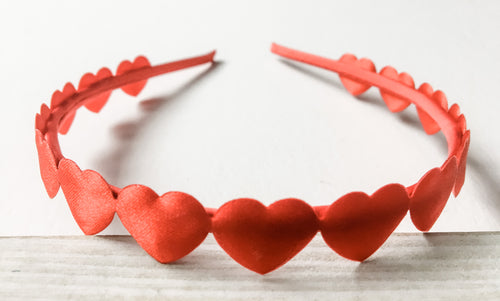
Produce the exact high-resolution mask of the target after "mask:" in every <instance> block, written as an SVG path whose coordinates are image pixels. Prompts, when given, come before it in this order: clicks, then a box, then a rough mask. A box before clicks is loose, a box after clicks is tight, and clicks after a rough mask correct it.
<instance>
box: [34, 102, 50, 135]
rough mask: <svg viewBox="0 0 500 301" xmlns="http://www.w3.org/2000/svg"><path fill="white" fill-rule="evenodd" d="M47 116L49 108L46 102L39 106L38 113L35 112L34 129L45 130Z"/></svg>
mask: <svg viewBox="0 0 500 301" xmlns="http://www.w3.org/2000/svg"><path fill="white" fill-rule="evenodd" d="M49 116H50V109H49V107H48V106H47V105H46V104H44V103H43V104H42V106H41V107H40V113H37V114H36V116H35V129H37V130H39V131H40V132H42V133H43V132H45V131H46V126H47V120H48V119H49Z"/></svg>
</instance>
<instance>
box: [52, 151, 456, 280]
mask: <svg viewBox="0 0 500 301" xmlns="http://www.w3.org/2000/svg"><path fill="white" fill-rule="evenodd" d="M456 171H457V164H456V158H455V157H452V158H451V159H450V160H448V161H447V162H446V163H445V164H444V165H443V167H442V168H439V169H434V170H432V171H431V172H429V173H427V174H426V176H424V178H423V179H422V181H420V182H419V185H417V187H415V189H413V191H412V192H411V193H408V191H407V189H405V187H404V186H402V185H400V184H389V185H386V186H384V187H382V188H380V189H379V190H377V191H376V192H375V193H374V194H372V195H371V196H368V195H367V194H365V193H362V192H352V193H349V194H346V195H344V196H342V197H341V198H339V199H338V200H336V201H335V202H333V203H332V204H331V205H330V206H328V207H327V208H325V210H322V211H316V212H315V209H316V208H315V209H313V208H312V207H311V206H310V205H308V204H307V203H305V202H304V201H301V200H298V199H284V200H280V201H277V202H275V203H273V204H271V205H270V206H268V207H265V206H264V205H262V204H261V203H260V202H258V201H256V200H252V199H237V200H232V201H229V202H227V203H225V204H224V205H223V206H221V207H220V208H219V209H218V210H217V211H216V212H215V214H213V216H212V217H210V215H209V214H207V211H206V209H205V208H204V207H203V206H202V205H201V204H200V203H199V202H198V201H197V200H196V199H195V198H194V197H192V196H190V195H188V194H186V193H182V192H168V193H166V194H164V195H162V196H159V195H158V194H156V193H155V192H154V191H153V190H151V189H150V188H148V187H147V186H143V185H130V186H127V187H125V188H123V189H122V190H121V191H120V192H119V194H118V195H116V194H114V193H113V192H112V190H111V189H110V186H109V185H108V184H107V182H106V181H105V180H104V179H103V178H102V176H101V175H100V174H99V173H97V172H95V171H93V170H85V171H81V170H80V168H79V167H78V166H77V164H76V163H74V162H73V161H71V160H69V159H62V160H61V161H60V163H59V168H58V180H59V182H60V184H61V188H62V190H63V192H64V195H65V197H66V200H67V202H68V205H69V207H70V210H71V212H72V214H73V216H74V218H75V221H76V222H77V224H78V225H79V226H80V228H81V229H82V230H83V232H84V233H85V234H87V235H92V234H96V233H98V232H100V231H102V230H104V229H105V228H106V227H107V226H108V225H109V223H111V221H112V219H113V217H114V214H115V212H116V213H117V214H118V216H119V218H120V220H121V222H122V223H123V225H124V226H125V228H126V229H127V230H128V232H129V233H130V234H131V235H132V236H133V237H134V238H135V240H136V241H137V242H138V244H139V245H140V246H141V247H142V248H143V249H144V250H145V251H146V252H148V253H149V254H150V255H151V256H152V257H154V258H155V259H157V260H158V261H160V262H162V263H166V262H172V261H175V260H177V259H179V258H182V257H184V256H185V255H187V254H189V253H190V252H191V251H192V250H194V249H195V248H196V247H197V246H198V245H199V244H201V242H202V241H203V240H204V238H205V237H206V235H207V234H208V233H209V232H210V231H211V232H213V234H214V237H215V238H216V240H217V242H218V243H219V244H220V245H221V247H222V248H223V249H224V250H225V251H226V252H227V253H228V254H229V255H230V256H231V257H232V258H233V259H235V260H236V261H237V262H239V263H240V264H242V265H243V266H245V267H247V268H249V269H250V270H253V271H256V272H258V273H262V274H263V273H267V272H270V271H272V270H274V269H276V268H278V267H279V266H281V265H283V264H284V263H286V262H287V261H288V260H290V259H291V258H292V257H293V256H295V254H297V253H298V252H299V251H300V250H302V249H303V248H304V247H305V246H306V245H307V244H308V243H309V241H310V240H311V239H312V238H313V236H314V235H315V234H316V233H317V231H318V230H320V231H321V234H322V236H323V238H324V240H325V242H326V243H327V244H328V245H329V246H330V247H331V248H332V249H333V250H334V251H335V252H337V253H338V254H340V255H341V256H343V257H346V258H348V259H351V260H357V261H363V260H365V259H366V258H368V257H369V256H370V255H371V254H373V253H374V252H375V251H376V250H377V249H378V248H379V247H380V246H381V245H382V244H383V243H384V242H385V241H386V239H387V238H388V237H389V235H390V234H391V233H392V232H393V231H394V229H395V228H396V227H397V226H398V225H399V223H400V222H401V220H402V219H403V217H404V216H405V215H406V213H407V211H408V210H410V214H411V216H412V219H413V220H414V222H420V223H423V224H425V223H427V224H428V226H429V227H430V226H432V224H433V223H434V221H435V219H437V217H438V216H439V214H440V212H441V210H442V208H443V207H444V205H445V204H446V201H447V199H448V197H449V194H450V192H451V190H452V188H453V186H454V182H455V176H456ZM256 254H258V255H256Z"/></svg>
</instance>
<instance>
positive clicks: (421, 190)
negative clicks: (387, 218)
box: [410, 156, 457, 231]
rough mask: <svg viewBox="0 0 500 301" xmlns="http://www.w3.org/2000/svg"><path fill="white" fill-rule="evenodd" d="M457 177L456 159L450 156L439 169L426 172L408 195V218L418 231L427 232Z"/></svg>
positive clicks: (442, 206)
mask: <svg viewBox="0 0 500 301" xmlns="http://www.w3.org/2000/svg"><path fill="white" fill-rule="evenodd" d="M456 176H457V159H456V157H455V156H452V157H451V158H449V159H448V160H446V162H445V163H444V164H443V166H442V167H441V168H434V169H431V170H430V171H428V172H427V173H426V174H425V175H424V176H423V177H422V178H421V179H420V181H418V183H417V184H416V186H415V188H414V190H413V192H412V193H411V195H410V216H411V220H412V221H413V224H414V225H415V226H416V227H417V229H419V230H420V231H429V230H430V229H431V227H432V225H434V223H435V222H436V220H437V219H438V217H439V215H440V214H441V212H442V211H443V209H444V206H445V205H446V202H447V201H448V198H449V197H450V193H451V190H452V189H453V186H454V185H455V178H456Z"/></svg>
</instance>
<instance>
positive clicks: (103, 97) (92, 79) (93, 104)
mask: <svg viewBox="0 0 500 301" xmlns="http://www.w3.org/2000/svg"><path fill="white" fill-rule="evenodd" d="M111 76H113V73H112V72H111V70H109V69H108V68H106V67H104V68H101V69H100V70H99V71H98V72H97V74H96V75H94V74H92V73H90V72H89V73H85V74H84V75H83V76H82V78H81V79H80V83H79V84H78V92H80V91H82V90H85V89H87V88H89V87H90V86H91V85H92V84H95V83H96V82H98V81H100V80H103V79H105V78H108V77H111ZM110 96H111V90H109V91H106V92H103V93H101V94H98V95H96V96H94V97H91V98H90V100H88V101H87V103H85V107H86V108H87V109H89V110H90V111H92V112H94V113H99V112H100V111H101V110H102V108H103V107H104V105H105V104H106V103H107V102H108V99H109V97H110Z"/></svg>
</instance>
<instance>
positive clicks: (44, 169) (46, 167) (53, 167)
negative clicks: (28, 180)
mask: <svg viewBox="0 0 500 301" xmlns="http://www.w3.org/2000/svg"><path fill="white" fill-rule="evenodd" d="M35 142H36V150H37V152H38V163H39V164H40V175H41V177H42V181H43V184H44V186H45V190H47V194H48V195H49V197H50V198H54V197H55V196H56V195H57V192H58V191H59V181H58V180H57V163H56V160H55V158H54V154H53V153H52V150H51V149H50V147H49V144H48V143H47V141H46V140H45V139H44V137H43V134H42V132H40V131H39V130H38V129H35Z"/></svg>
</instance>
